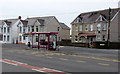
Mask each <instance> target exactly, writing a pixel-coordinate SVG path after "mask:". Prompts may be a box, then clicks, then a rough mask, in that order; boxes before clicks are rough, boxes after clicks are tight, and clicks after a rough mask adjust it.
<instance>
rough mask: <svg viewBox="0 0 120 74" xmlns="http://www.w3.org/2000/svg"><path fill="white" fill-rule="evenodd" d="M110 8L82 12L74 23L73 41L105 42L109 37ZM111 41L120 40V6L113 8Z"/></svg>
mask: <svg viewBox="0 0 120 74" xmlns="http://www.w3.org/2000/svg"><path fill="white" fill-rule="evenodd" d="M109 11H110V10H109V9H106V10H100V11H94V12H87V13H81V14H80V15H78V17H76V18H75V20H74V21H73V22H72V23H71V24H72V42H81V43H90V42H93V41H102V42H105V41H107V39H108V23H109ZM110 13H111V16H110V17H111V18H110V21H111V22H110V33H109V34H110V36H109V37H110V42H120V8H116V9H111V12H110Z"/></svg>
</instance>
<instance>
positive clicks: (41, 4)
mask: <svg viewBox="0 0 120 74" xmlns="http://www.w3.org/2000/svg"><path fill="white" fill-rule="evenodd" d="M118 1H120V0H0V20H1V19H11V18H17V17H18V16H22V17H23V18H24V19H25V18H27V17H35V16H39V17H40V16H56V18H57V19H58V20H59V21H60V22H64V23H65V24H66V25H68V26H69V27H70V23H71V22H72V21H73V20H74V19H75V18H76V17H77V16H78V15H79V14H80V13H84V12H90V11H96V10H103V9H108V8H109V7H111V8H117V7H118Z"/></svg>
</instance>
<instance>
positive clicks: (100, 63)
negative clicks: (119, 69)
mask: <svg viewBox="0 0 120 74" xmlns="http://www.w3.org/2000/svg"><path fill="white" fill-rule="evenodd" d="M98 64H99V65H102V66H109V65H110V64H104V63H98Z"/></svg>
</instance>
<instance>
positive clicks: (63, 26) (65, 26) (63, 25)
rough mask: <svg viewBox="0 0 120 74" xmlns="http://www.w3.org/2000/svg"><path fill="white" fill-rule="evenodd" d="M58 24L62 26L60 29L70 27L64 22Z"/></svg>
mask: <svg viewBox="0 0 120 74" xmlns="http://www.w3.org/2000/svg"><path fill="white" fill-rule="evenodd" d="M60 26H61V27H62V29H70V28H69V27H68V26H67V25H65V24H64V23H60Z"/></svg>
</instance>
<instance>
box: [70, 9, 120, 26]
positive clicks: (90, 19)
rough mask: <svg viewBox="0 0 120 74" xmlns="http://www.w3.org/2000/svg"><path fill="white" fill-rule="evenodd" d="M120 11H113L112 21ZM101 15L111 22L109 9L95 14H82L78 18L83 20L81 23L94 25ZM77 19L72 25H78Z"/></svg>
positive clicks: (94, 12)
mask: <svg viewBox="0 0 120 74" xmlns="http://www.w3.org/2000/svg"><path fill="white" fill-rule="evenodd" d="M119 10H120V8H116V9H111V19H112V18H113V17H114V16H115V14H116V13H117V12H118V11H119ZM100 15H102V16H103V17H104V18H105V19H106V20H109V9H106V10H100V11H93V12H87V13H81V14H80V15H79V16H78V17H79V18H81V19H82V21H81V23H94V22H96V20H97V18H98V17H99V16H100ZM78 17H77V18H78ZM77 18H76V19H77ZM76 19H75V20H74V21H73V22H72V23H71V24H74V23H76V22H75V21H76Z"/></svg>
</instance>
